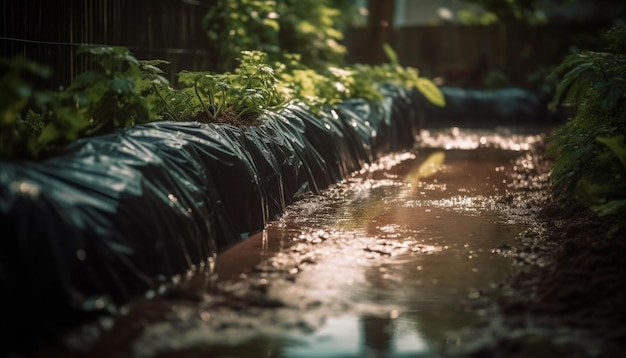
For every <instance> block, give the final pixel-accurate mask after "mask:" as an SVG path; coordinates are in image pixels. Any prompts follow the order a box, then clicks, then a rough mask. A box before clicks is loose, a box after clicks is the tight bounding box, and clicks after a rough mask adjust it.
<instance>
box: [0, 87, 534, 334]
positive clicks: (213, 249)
mask: <svg viewBox="0 0 626 358" xmlns="http://www.w3.org/2000/svg"><path fill="white" fill-rule="evenodd" d="M459 91H461V90H455V89H452V88H450V89H445V90H444V93H445V94H446V98H447V100H448V103H449V107H448V109H445V110H442V109H436V108H435V107H434V106H432V105H430V104H428V103H427V102H426V101H425V100H424V98H423V97H422V96H421V95H420V94H419V93H418V92H416V91H406V90H403V89H400V88H397V87H391V86H387V87H383V92H384V98H385V99H384V101H383V102H382V103H369V102H367V101H364V100H359V99H355V100H348V101H346V102H344V103H342V104H340V105H337V106H335V107H334V108H333V109H332V110H329V111H327V112H325V113H322V114H321V115H318V116H314V115H312V114H311V113H310V112H309V111H307V110H306V109H305V108H304V107H303V106H300V105H297V104H293V105H290V106H289V107H287V108H286V109H284V110H281V111H280V112H278V113H273V114H268V115H267V117H268V118H266V119H265V120H264V121H263V124H261V125H259V126H251V127H245V128H239V127H234V126H230V125H210V124H200V123H195V122H185V123H181V122H155V123H149V124H145V125H139V126H136V127H132V128H128V129H125V130H121V131H118V132H115V133H112V134H109V135H104V136H101V137H96V138H89V139H82V140H79V141H76V142H74V143H73V144H71V145H70V146H68V147H67V148H66V150H65V151H64V153H63V154H61V155H59V156H56V157H54V158H51V159H48V160H45V161H43V162H3V163H0V230H1V231H0V232H1V233H2V239H0V300H1V303H0V317H1V318H2V320H1V322H0V329H1V330H2V331H0V335H1V336H2V337H3V338H6V339H7V341H9V340H12V339H13V338H16V337H18V336H20V337H24V336H25V335H26V336H30V337H33V338H34V337H35V336H37V334H38V333H41V332H46V331H51V330H54V329H55V327H57V326H58V325H59V324H60V323H61V322H68V321H70V322H71V321H72V320H73V319H76V318H78V319H83V318H84V317H85V316H89V315H88V313H89V312H95V313H100V312H103V311H107V310H109V311H111V310H114V309H115V307H117V305H118V304H119V303H123V302H127V301H128V300H129V299H131V298H132V297H133V296H136V295H138V294H141V293H143V292H146V291H148V290H156V289H157V288H158V287H159V285H161V284H163V283H168V282H170V280H171V279H172V277H175V276H176V275H180V274H184V273H185V272H187V271H188V270H190V269H193V268H194V267H199V266H200V267H201V266H202V265H203V264H206V263H207V259H208V258H209V257H211V256H212V255H214V254H216V253H218V252H220V251H222V250H224V249H226V248H228V247H230V246H232V245H234V244H236V243H238V242H240V241H242V240H245V239H246V238H247V237H248V236H250V235H251V234H253V233H256V232H258V231H260V230H262V229H263V227H264V225H265V223H266V222H267V221H269V220H271V219H273V218H275V217H276V216H277V215H279V214H281V213H282V212H283V210H284V209H285V207H286V206H287V205H289V204H291V203H293V202H294V201H295V200H298V198H300V197H301V196H302V195H305V194H307V193H318V192H319V191H320V190H322V189H324V188H327V187H328V186H329V185H331V184H333V183H337V182H338V181H340V180H342V179H343V178H345V177H346V176H348V175H349V174H350V173H351V172H353V171H355V170H358V169H360V168H361V167H362V166H363V164H365V163H369V162H372V161H373V160H375V159H376V158H377V157H378V156H379V155H381V154H384V153H388V152H391V151H396V150H400V149H405V148H408V147H410V146H412V144H413V141H414V138H415V135H417V134H418V130H419V126H420V125H422V124H423V123H427V124H428V123H429V122H431V123H432V121H425V118H427V117H428V116H432V118H433V119H436V118H439V117H442V118H443V117H445V115H443V113H444V112H446V111H449V112H450V113H451V114H452V115H451V117H452V118H455V120H457V121H458V120H459V118H461V117H463V116H464V115H466V114H467V113H468V112H469V113H472V112H474V113H476V112H475V108H474V107H472V106H474V105H475V103H476V102H477V101H476V99H475V98H474V97H475V96H467V93H465V94H463V93H462V92H459ZM463 96H465V97H466V98H465V100H464V99H463V98H461V97H463ZM464 102H465V103H466V105H467V106H468V107H467V109H466V110H463V106H464ZM524 110H525V107H524ZM462 112H463V113H462ZM513 112H515V111H513ZM513 112H511V113H513ZM499 115H501V116H502V115H503V114H502V113H500V114H499ZM532 115H536V113H535V114H533V113H524V116H532ZM527 119H529V118H527ZM499 120H501V121H503V123H504V122H506V120H507V118H506V117H500V118H499ZM421 123H422V124H421ZM456 125H459V126H462V123H458V122H457V124H456Z"/></svg>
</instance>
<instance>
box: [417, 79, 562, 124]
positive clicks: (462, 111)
mask: <svg viewBox="0 0 626 358" xmlns="http://www.w3.org/2000/svg"><path fill="white" fill-rule="evenodd" d="M440 89H441V92H443V95H444V96H445V98H446V106H445V108H442V107H437V106H435V105H433V104H431V103H429V102H427V101H423V100H419V101H417V103H416V104H417V106H418V107H419V110H418V111H419V113H420V118H421V120H422V122H421V124H422V126H428V127H451V126H456V127H464V126H467V127H473V128H476V127H482V128H490V127H495V126H500V125H506V126H528V125H537V124H550V123H556V122H559V121H561V114H559V113H554V112H551V111H549V110H548V103H549V101H550V99H551V98H552V96H551V95H540V94H537V93H535V92H532V91H529V90H526V89H522V88H514V87H511V88H502V89H491V90H477V89H466V88H460V87H445V86H442V87H440Z"/></svg>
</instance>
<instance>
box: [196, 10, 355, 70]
mask: <svg viewBox="0 0 626 358" xmlns="http://www.w3.org/2000/svg"><path fill="white" fill-rule="evenodd" d="M351 6H353V4H352V1H349V0H333V1H331V0H275V1H257V0H240V1H228V0H216V1H214V3H213V4H212V6H211V9H210V10H209V12H208V13H207V14H206V16H205V17H204V19H203V27H204V29H205V31H206V32H207V35H208V37H209V40H210V41H211V45H210V47H211V48H210V50H211V53H212V54H213V55H214V58H213V67H214V69H215V70H216V71H218V72H224V71H232V70H233V69H234V68H235V67H236V65H237V60H236V59H237V57H238V56H239V54H240V53H241V52H242V51H249V50H256V51H262V52H265V53H266V54H267V55H268V58H269V59H270V60H271V61H277V60H280V59H281V54H282V53H297V54H300V56H301V59H300V60H301V61H302V62H304V63H305V64H306V65H307V66H310V67H314V68H323V67H326V66H328V65H329V64H341V63H342V62H343V58H344V55H345V52H346V49H345V47H344V46H343V45H341V44H340V41H341V40H342V39H343V33H342V28H343V27H344V26H345V23H346V22H348V21H350V20H351V18H350V17H347V15H345V14H346V13H351V12H350V11H343V12H342V11H341V10H342V9H343V10H347V9H349V8H350V7H351Z"/></svg>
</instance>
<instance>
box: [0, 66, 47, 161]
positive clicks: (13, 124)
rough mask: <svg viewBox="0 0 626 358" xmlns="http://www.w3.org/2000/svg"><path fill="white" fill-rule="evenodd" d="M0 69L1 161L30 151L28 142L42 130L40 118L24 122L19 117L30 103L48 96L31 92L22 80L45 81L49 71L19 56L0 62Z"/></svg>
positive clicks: (27, 84)
mask: <svg viewBox="0 0 626 358" xmlns="http://www.w3.org/2000/svg"><path fill="white" fill-rule="evenodd" d="M0 68H2V72H3V73H4V74H3V76H2V80H1V81H0V158H11V157H14V156H21V155H24V154H26V153H28V152H30V149H29V147H28V141H29V140H30V139H31V138H33V137H35V136H37V135H39V133H40V132H41V130H42V128H43V122H42V120H41V118H36V119H32V120H30V121H24V119H23V118H22V116H21V113H22V112H23V111H24V110H25V109H26V107H27V105H28V103H29V102H31V101H33V100H35V101H36V102H38V103H43V102H46V101H47V100H46V98H47V96H48V94H43V93H42V94H38V93H36V92H34V91H33V88H32V86H31V84H30V82H29V81H28V80H26V79H25V77H26V76H27V75H30V76H35V77H39V78H47V77H49V76H50V69H48V68H47V67H44V66H41V65H38V64H36V63H34V62H32V61H29V60H27V59H24V58H21V57H18V58H15V59H14V60H12V61H9V60H7V59H0ZM29 113H30V112H29ZM31 118H32V117H31Z"/></svg>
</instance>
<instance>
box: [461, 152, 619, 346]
mask: <svg viewBox="0 0 626 358" xmlns="http://www.w3.org/2000/svg"><path fill="white" fill-rule="evenodd" d="M534 158H535V159H536V160H538V162H537V163H536V164H535V165H534V166H533V167H534V168H536V169H538V170H530V171H529V170H526V169H525V168H520V169H522V170H521V171H520V172H519V173H518V174H519V178H520V179H521V182H524V179H523V178H527V179H528V180H526V182H528V183H531V182H534V183H543V184H539V185H543V188H542V190H543V191H545V193H546V195H538V196H534V197H533V199H531V200H530V201H529V200H525V201H523V205H525V206H534V207H536V208H538V209H539V210H538V213H537V224H538V226H536V227H534V228H531V229H529V230H527V231H526V232H525V233H524V234H523V235H522V240H521V242H520V244H519V245H516V246H514V247H503V250H509V252H510V254H511V255H512V256H514V257H515V258H516V260H517V261H518V262H519V263H520V268H521V270H520V272H519V273H518V274H517V275H515V276H513V277H512V278H511V279H510V280H509V281H507V282H505V283H504V285H503V286H502V288H501V290H500V292H499V294H498V295H497V296H498V297H496V298H495V301H496V306H497V310H498V311H499V312H500V313H501V314H502V317H501V318H502V321H499V320H498V321H497V322H490V323H488V324H487V327H486V332H488V333H487V334H485V332H482V334H483V336H482V339H478V340H477V341H476V344H475V346H474V347H473V348H470V349H466V350H465V351H464V352H463V353H462V355H464V356H466V355H467V356H476V357H483V356H488V357H527V356H535V357H617V356H621V355H622V354H623V352H625V351H626V305H625V303H626V286H625V285H624V283H625V282H626V264H625V262H626V261H625V257H626V237H625V235H624V233H623V232H622V233H620V234H617V235H615V236H614V237H609V236H608V235H607V232H608V230H609V228H610V226H611V225H610V224H609V222H608V220H606V219H603V218H600V217H598V216H597V215H595V214H594V213H592V212H591V211H589V210H588V209H586V208H584V207H582V206H581V205H579V204H578V203H576V202H573V201H571V200H565V199H559V198H554V197H553V196H552V195H551V192H550V188H549V183H548V181H547V177H546V176H545V173H548V171H549V170H550V165H551V163H550V162H549V161H547V160H546V159H545V158H543V156H536V157H534ZM541 176H544V180H537V179H538V178H540V177H541ZM507 200H509V201H515V200H516V198H515V197H511V198H509V199H507ZM485 337H489V338H486V339H485Z"/></svg>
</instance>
